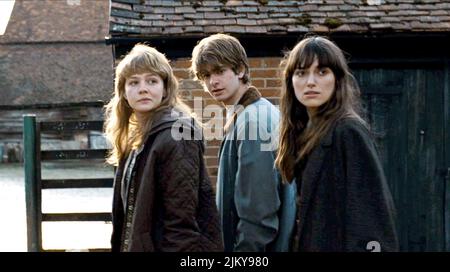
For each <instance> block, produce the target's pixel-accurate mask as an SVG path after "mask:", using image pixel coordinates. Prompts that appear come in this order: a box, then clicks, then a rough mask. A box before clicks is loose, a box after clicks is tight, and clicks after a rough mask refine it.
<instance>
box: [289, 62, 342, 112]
mask: <svg viewBox="0 0 450 272" xmlns="http://www.w3.org/2000/svg"><path fill="white" fill-rule="evenodd" d="M335 81H336V79H335V76H334V73H333V71H332V70H331V69H330V68H328V67H319V62H318V61H317V59H315V60H314V62H313V63H312V64H311V66H310V67H307V68H303V69H296V70H295V71H294V74H293V75H292V85H293V87H294V91H295V97H296V98H297V100H298V101H299V102H300V103H302V105H304V106H305V107H306V109H307V111H308V114H309V115H310V116H311V114H314V112H315V111H316V110H317V108H318V107H320V106H322V105H323V104H325V103H326V102H327V101H328V100H329V99H330V97H331V95H332V94H333V92H334V87H335V84H336V83H335Z"/></svg>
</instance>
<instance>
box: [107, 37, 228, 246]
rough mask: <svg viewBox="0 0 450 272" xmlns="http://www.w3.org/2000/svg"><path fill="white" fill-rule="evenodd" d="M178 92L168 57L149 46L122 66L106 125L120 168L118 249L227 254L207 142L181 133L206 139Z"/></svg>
mask: <svg viewBox="0 0 450 272" xmlns="http://www.w3.org/2000/svg"><path fill="white" fill-rule="evenodd" d="M177 87H178V86H177V80H176V78H175V76H174V74H173V71H172V68H171V67H170V65H169V62H168V60H167V59H166V57H165V56H164V55H163V54H162V53H160V52H158V51H157V50H156V49H155V48H152V47H149V46H146V45H142V44H138V45H136V46H135V47H134V48H133V49H132V50H131V52H130V53H128V54H127V55H126V56H125V57H124V58H123V60H121V61H120V63H119V64H118V66H117V68H116V78H115V91H114V97H113V98H112V99H111V101H110V102H109V104H108V105H107V106H106V123H105V132H106V135H107V138H108V139H109V141H110V142H111V143H112V146H113V149H112V152H111V154H110V156H109V158H108V162H109V163H111V164H113V165H116V166H117V172H116V176H115V181H114V198H113V212H112V215H113V233H112V238H111V245H112V251H221V250H222V249H223V246H222V241H221V232H220V226H219V222H218V214H217V208H216V205H215V202H214V193H213V191H212V187H211V184H210V181H209V178H208V174H207V172H206V168H205V165H204V161H203V151H204V146H203V143H202V141H201V140H196V139H186V137H184V138H183V137H181V138H180V137H176V136H177V135H173V134H174V131H177V130H173V129H172V128H173V126H174V125H175V124H178V125H179V124H180V123H182V124H183V126H182V128H183V129H185V130H188V132H191V133H193V134H198V133H199V128H198V127H197V126H196V122H195V121H194V119H193V118H192V117H191V115H190V112H189V110H188V107H187V106H185V105H184V104H183V103H182V102H181V101H180V100H179V98H178V97H177ZM183 133H186V131H184V132H183ZM178 136H179V135H178Z"/></svg>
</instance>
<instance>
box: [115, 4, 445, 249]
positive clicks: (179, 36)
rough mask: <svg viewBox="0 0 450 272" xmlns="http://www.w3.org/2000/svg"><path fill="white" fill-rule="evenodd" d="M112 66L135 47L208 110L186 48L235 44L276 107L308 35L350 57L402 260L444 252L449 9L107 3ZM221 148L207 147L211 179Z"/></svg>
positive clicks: (256, 82)
mask: <svg viewBox="0 0 450 272" xmlns="http://www.w3.org/2000/svg"><path fill="white" fill-rule="evenodd" d="M109 23H110V26H109V33H110V36H109V37H108V38H107V42H108V43H109V44H111V45H112V47H113V55H114V60H117V59H119V58H120V57H121V56H122V55H123V54H124V53H126V52H127V51H129V50H130V49H131V47H132V46H133V45H134V44H135V43H138V42H146V43H148V44H150V45H152V46H155V47H156V48H157V49H158V50H160V51H162V52H164V53H165V54H166V55H167V56H168V57H169V59H171V61H172V64H173V66H174V69H175V71H176V75H177V76H178V78H179V80H180V82H181V89H182V93H183V96H184V99H185V100H186V101H187V102H188V103H190V104H191V105H193V102H192V100H193V99H194V97H202V99H203V106H204V105H209V104H213V103H214V101H213V100H212V99H211V98H210V97H209V95H208V94H206V93H204V92H203V90H202V87H201V85H200V84H199V83H197V82H195V81H193V80H192V79H191V77H190V75H189V73H188V67H189V66H190V61H189V59H190V56H191V51H192V48H193V47H194V46H195V44H196V43H197V42H198V41H199V40H200V39H201V38H203V37H206V36H208V35H210V34H214V33H217V32H223V33H228V34H231V35H234V36H236V37H238V38H239V39H240V41H241V42H242V44H243V45H244V47H245V48H246V49H247V53H248V56H249V58H250V65H251V69H250V71H251V72H250V73H251V78H252V84H253V85H255V86H257V87H258V88H259V89H260V90H261V91H262V93H263V95H264V96H265V97H267V98H269V99H270V100H271V101H273V102H274V103H278V99H279V90H280V80H279V74H278V65H279V62H280V59H281V57H282V56H283V52H284V51H285V50H287V49H289V48H292V47H293V45H295V43H296V42H297V41H299V40H300V39H302V37H304V35H306V34H308V33H316V34H320V35H325V36H328V37H330V38H331V39H332V40H333V41H335V42H336V43H337V44H338V45H339V46H340V47H341V48H343V49H344V50H345V51H346V52H347V53H348V57H349V60H350V63H351V68H352V69H353V71H354V74H355V75H356V77H357V79H358V81H359V83H360V85H361V89H362V92H363V96H364V102H365V107H366V109H367V117H368V120H369V122H370V124H371V127H372V130H373V132H374V135H375V137H376V141H377V143H378V146H379V149H380V153H381V156H382V160H383V163H384V169H385V172H386V175H387V178H388V181H389V184H390V187H391V190H392V193H393V196H394V200H395V204H396V208H397V211H398V219H399V220H398V226H397V227H398V231H399V236H400V243H401V250H402V251H450V176H449V175H450V122H449V118H450V49H449V48H450V32H449V31H450V2H449V1H442V0H308V1H267V0H266V1H261V0H254V1H250V0H247V1H235V0H229V1H207V0H199V1H141V0H111V8H110V19H109ZM219 143H220V141H219V140H212V141H208V143H207V148H208V149H207V153H206V158H207V163H208V168H209V170H210V174H211V176H212V177H213V180H215V176H216V174H217V152H218V147H219Z"/></svg>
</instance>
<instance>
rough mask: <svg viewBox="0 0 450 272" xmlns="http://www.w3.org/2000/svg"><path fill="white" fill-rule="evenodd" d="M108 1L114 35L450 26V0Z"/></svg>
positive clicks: (442, 28) (440, 28) (361, 30)
mask: <svg viewBox="0 0 450 272" xmlns="http://www.w3.org/2000/svg"><path fill="white" fill-rule="evenodd" d="M110 7H111V12H110V17H111V18H110V33H111V35H116V34H117V35H123V34H124V33H130V34H131V33H132V34H142V35H150V36H158V35H162V34H166V35H171V34H176V35H191V34H197V35H198V33H212V32H223V31H225V32H227V33H247V34H251V33H255V34H261V33H268V34H280V33H295V32H299V33H307V32H312V31H315V32H329V31H333V32H339V31H344V32H349V31H350V32H358V33H365V32H371V31H383V30H389V31H400V32H412V31H449V30H450V27H449V23H450V15H449V14H450V2H448V1H445V2H444V3H443V1H439V0H365V1H364V3H363V1H362V0H308V1H271V0H267V1H261V0H253V1H252V0H244V1H240V0H228V1H225V0H220V1H218V0H198V1H153V0H145V1H143V0H111V6H110ZM327 19H328V20H327ZM330 20H333V21H337V22H339V24H331V25H330ZM150 22H151V26H152V27H149V25H150Z"/></svg>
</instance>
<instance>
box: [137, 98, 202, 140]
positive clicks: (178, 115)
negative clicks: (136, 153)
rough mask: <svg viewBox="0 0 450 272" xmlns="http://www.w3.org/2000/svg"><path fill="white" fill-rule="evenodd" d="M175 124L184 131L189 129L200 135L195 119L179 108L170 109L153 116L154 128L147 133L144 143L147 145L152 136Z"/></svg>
mask: <svg viewBox="0 0 450 272" xmlns="http://www.w3.org/2000/svg"><path fill="white" fill-rule="evenodd" d="M175 122H177V123H178V124H179V126H180V127H182V128H183V129H188V130H190V131H193V132H195V133H198V130H199V129H200V128H199V127H198V125H197V124H196V123H195V120H194V118H192V117H191V116H190V115H188V114H186V113H183V112H182V111H180V110H178V109H177V108H174V107H168V108H165V109H162V110H160V111H158V112H156V113H155V115H154V116H153V124H152V128H151V129H150V131H149V132H148V133H147V135H146V136H145V139H144V141H142V143H146V142H147V140H148V138H149V137H150V136H151V135H154V134H156V133H158V132H160V131H162V130H164V129H167V128H172V126H173V125H174V123H175Z"/></svg>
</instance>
